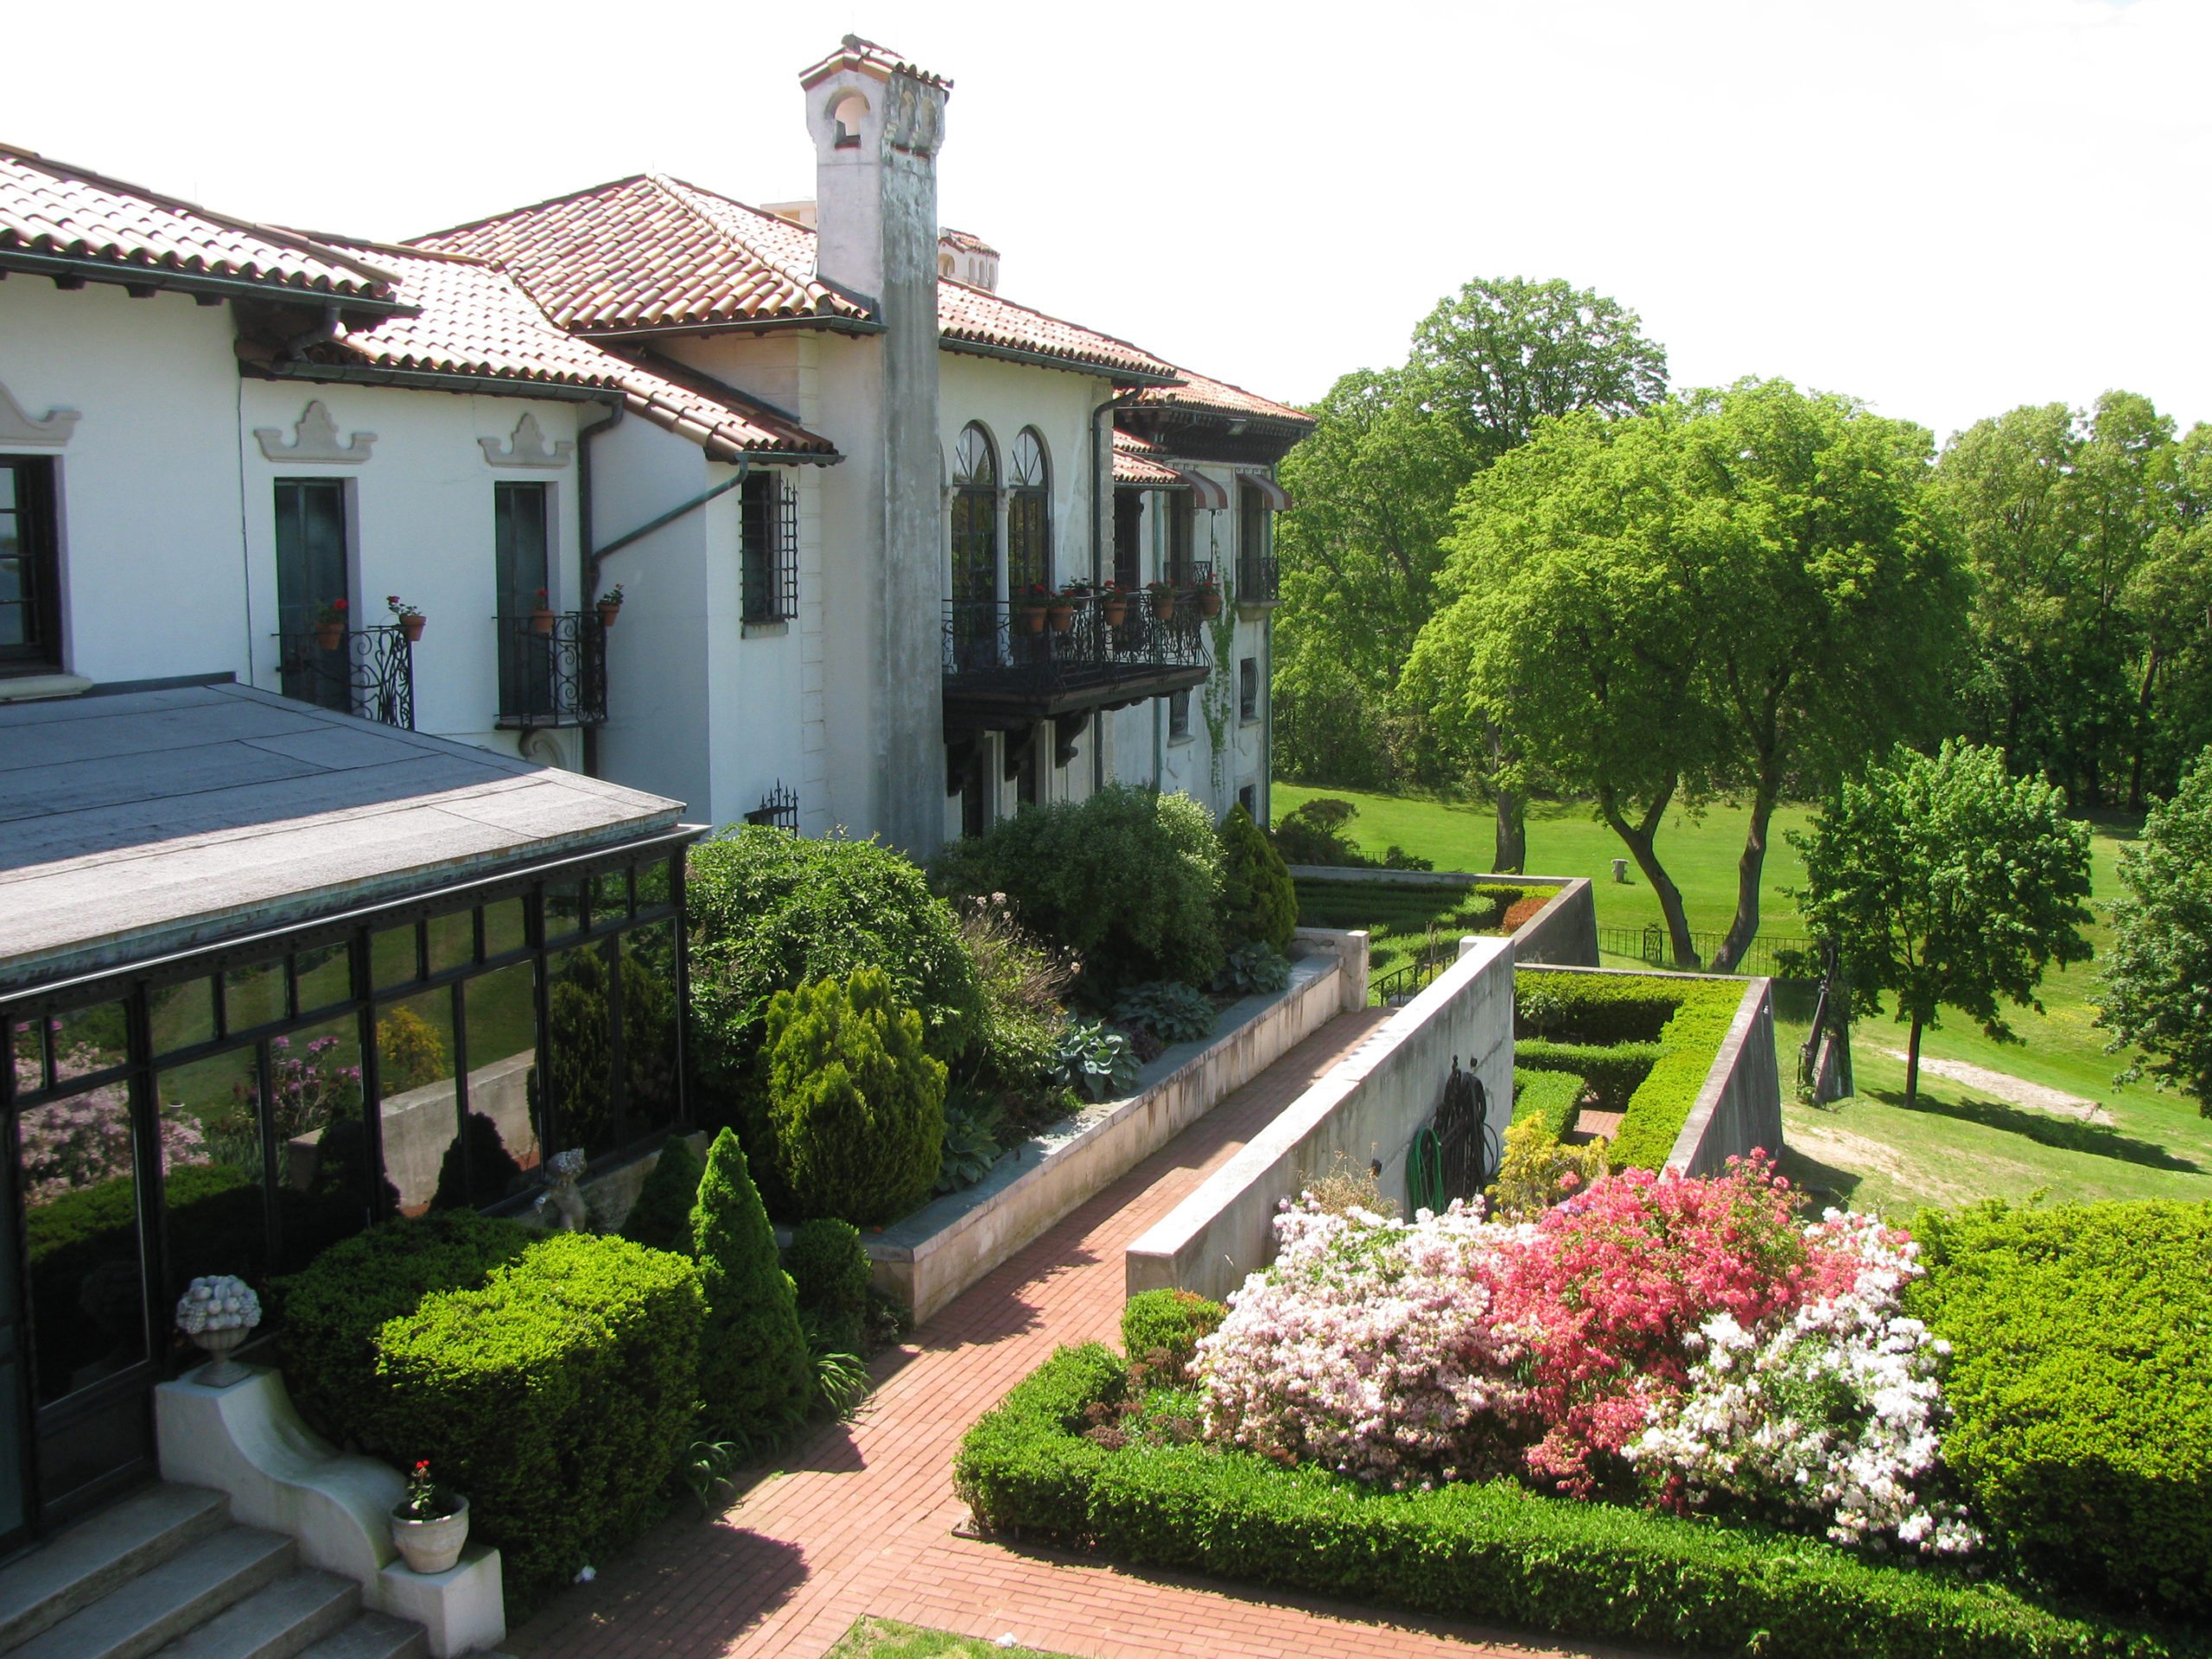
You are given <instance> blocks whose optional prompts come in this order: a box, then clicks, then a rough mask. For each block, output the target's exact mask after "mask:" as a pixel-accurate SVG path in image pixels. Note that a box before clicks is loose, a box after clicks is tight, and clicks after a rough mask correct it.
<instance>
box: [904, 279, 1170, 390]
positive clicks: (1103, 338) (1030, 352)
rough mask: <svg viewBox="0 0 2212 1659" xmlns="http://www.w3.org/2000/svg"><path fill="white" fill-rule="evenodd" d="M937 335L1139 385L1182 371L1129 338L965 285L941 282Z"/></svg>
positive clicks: (984, 349) (988, 351) (955, 344)
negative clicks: (1074, 366)
mask: <svg viewBox="0 0 2212 1659" xmlns="http://www.w3.org/2000/svg"><path fill="white" fill-rule="evenodd" d="M937 325H938V333H939V334H941V335H942V336H943V337H944V339H945V340H947V341H949V342H950V343H951V344H952V349H954V350H956V351H957V350H959V349H960V348H961V347H962V346H968V347H969V348H971V349H977V350H981V351H982V352H983V353H986V354H994V353H1001V352H1016V353H1021V354H1023V355H1024V356H1027V357H1046V358H1062V359H1066V360H1067V361H1069V362H1071V363H1075V364H1081V365H1084V366H1086V367H1090V368H1097V369H1103V370H1106V371H1108V372H1109V373H1110V374H1112V375H1113V376H1114V378H1116V379H1123V380H1134V381H1136V382H1138V383H1140V384H1142V383H1147V382H1152V381H1157V380H1165V379H1168V378H1172V377H1173V376H1175V375H1178V374H1179V373H1181V372H1182V371H1180V370H1179V369H1177V368H1176V367H1175V366H1174V365H1172V364H1170V363H1167V362H1165V361H1163V360H1162V359H1159V358H1156V357H1154V355H1153V354H1152V353H1149V352H1147V351H1143V350H1141V349H1140V348H1139V347H1137V346H1132V345H1130V344H1129V342H1128V340H1116V339H1115V338H1114V337H1113V336H1112V335H1111V334H1097V333H1096V332H1094V331H1093V330H1091V329H1089V328H1085V327H1081V326H1080V325H1079V324H1077V323H1072V322H1063V321H1060V320H1059V319H1058V317H1052V316H1047V315H1046V314H1045V313H1044V312H1042V311H1033V310H1032V309H1030V308H1029V307H1027V306H1026V305H1016V304H1015V303H1014V302H1013V301H1012V300H1009V299H1006V298H1003V297H1001V296H999V295H996V294H994V293H992V292H991V291H990V290H989V289H986V288H971V287H969V285H968V284H967V283H959V282H955V281H953V279H952V278H950V277H938V281H937Z"/></svg>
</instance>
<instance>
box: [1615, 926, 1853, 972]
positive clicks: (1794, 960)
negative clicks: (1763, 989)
mask: <svg viewBox="0 0 2212 1659" xmlns="http://www.w3.org/2000/svg"><path fill="white" fill-rule="evenodd" d="M1727 937H1728V936H1727V935H1726V934H1725V933H1708V932H1704V931H1700V930H1697V929H1692V930H1691V931H1690V948H1691V949H1692V950H1695V951H1696V952H1697V959H1698V961H1699V963H1710V962H1711V961H1712V960H1713V956H1714V954H1715V953H1716V952H1718V951H1719V949H1720V943H1721V941H1722V940H1723V939H1725V938H1727ZM1598 948H1599V950H1601V951H1603V952H1604V953H1605V955H1607V956H1609V957H1635V958H1637V960H1638V961H1640V962H1648V963H1650V964H1651V965H1652V966H1653V967H1655V968H1672V967H1674V966H1675V947H1674V944H1673V943H1672V941H1671V939H1670V938H1669V935H1668V932H1667V930H1666V928H1665V927H1664V926H1663V925H1661V924H1660V923H1657V922H1652V923H1650V924H1649V925H1646V926H1643V927H1640V928H1639V927H1601V928H1599V930H1598ZM1733 971H1735V972H1737V973H1739V974H1745V975H1754V974H1763V975H1766V976H1770V977H1772V978H1775V979H1809V978H1812V977H1813V976H1815V975H1817V974H1818V973H1819V972H1820V971H1821V957H1820V946H1819V944H1818V943H1817V942H1816V941H1815V940H1813V939H1809V938H1793V937H1789V936H1787V935H1770V934H1764V933H1762V934H1759V935H1758V936H1757V937H1755V938H1753V939H1752V940H1751V949H1750V950H1746V951H1745V952H1744V959H1743V960H1742V961H1741V962H1739V963H1737V964H1736V966H1735V969H1734V970H1733Z"/></svg>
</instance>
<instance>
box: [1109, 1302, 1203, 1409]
mask: <svg viewBox="0 0 2212 1659" xmlns="http://www.w3.org/2000/svg"><path fill="white" fill-rule="evenodd" d="M1228 1316H1229V1310H1228V1309H1227V1308H1225V1307H1224V1306H1222V1305H1221V1304H1220V1303H1219V1302H1215V1301H1209V1300H1206V1298H1205V1297H1203V1296H1201V1295H1199V1294H1198V1293H1197V1292H1196V1291H1189V1290H1141V1291H1139V1292H1138V1293H1137V1294H1135V1295H1134V1296H1132V1297H1130V1298H1129V1300H1128V1301H1127V1302H1125V1303H1124V1304H1122V1353H1124V1354H1125V1355H1127V1356H1128V1362H1129V1376H1130V1382H1131V1384H1132V1386H1134V1387H1139V1388H1143V1389H1174V1388H1180V1387H1181V1386H1182V1385H1183V1384H1184V1383H1185V1382H1187V1381H1189V1379H1190V1374H1191V1362H1192V1360H1194V1359H1196V1358H1197V1357H1198V1338H1200V1337H1209V1336H1211V1335H1212V1334H1213V1333H1214V1332H1216V1331H1217V1330H1218V1329H1220V1327H1221V1322H1222V1320H1223V1319H1226V1318H1227V1317H1228Z"/></svg>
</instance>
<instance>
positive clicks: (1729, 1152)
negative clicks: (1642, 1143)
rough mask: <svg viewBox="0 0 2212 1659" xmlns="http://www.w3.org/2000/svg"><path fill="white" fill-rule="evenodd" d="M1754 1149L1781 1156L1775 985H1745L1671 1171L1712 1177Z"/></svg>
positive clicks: (1680, 1138) (1767, 981)
mask: <svg viewBox="0 0 2212 1659" xmlns="http://www.w3.org/2000/svg"><path fill="white" fill-rule="evenodd" d="M1754 1147H1759V1148H1763V1149H1764V1150H1765V1151H1766V1152H1767V1153H1768V1154H1770V1155H1778V1154H1780V1153H1781V1151H1782V1068H1781V1065H1780V1063H1779V1061H1778V1059H1777V1056H1776V1054H1775V1052H1774V982H1773V981H1772V980H1770V979H1754V980H1751V981H1748V982H1745V986H1744V1000H1743V1001H1741V1002H1740V1003H1738V1005H1737V1007H1736V1019H1735V1023H1733V1024H1732V1025H1731V1026H1730V1027H1728V1035H1727V1037H1726V1039H1724V1040H1723V1041H1722V1043H1721V1045H1720V1052H1719V1054H1718V1055H1717V1056H1716V1057H1714V1059H1713V1070H1712V1071H1708V1072H1707V1073H1706V1077H1705V1087H1704V1088H1702V1089H1700V1090H1698V1096H1697V1103H1696V1104H1695V1105H1694V1106H1693V1107H1691V1108H1690V1115H1689V1117H1688V1121H1687V1122H1684V1123H1683V1125H1682V1132H1681V1134H1680V1135H1677V1136H1675V1149H1674V1151H1672V1152H1670V1153H1669V1154H1667V1167H1668V1168H1669V1169H1673V1170H1679V1171H1681V1173H1683V1174H1685V1175H1714V1174H1718V1173H1719V1172H1720V1171H1721V1170H1722V1169H1724V1168H1726V1166H1727V1163H1728V1160H1730V1159H1731V1158H1740V1157H1742V1156H1744V1155H1745V1154H1746V1153H1748V1152H1750V1151H1751V1150H1752V1148H1754Z"/></svg>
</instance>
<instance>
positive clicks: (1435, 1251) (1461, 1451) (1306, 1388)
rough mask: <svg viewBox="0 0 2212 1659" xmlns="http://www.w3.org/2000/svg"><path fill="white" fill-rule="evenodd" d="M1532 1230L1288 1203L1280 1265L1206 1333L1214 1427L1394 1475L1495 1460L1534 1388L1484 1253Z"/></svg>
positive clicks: (1488, 1464)
mask: <svg viewBox="0 0 2212 1659" xmlns="http://www.w3.org/2000/svg"><path fill="white" fill-rule="evenodd" d="M1518 1231H1519V1229H1516V1228H1508V1227H1500V1226H1497V1225H1494V1224H1490V1223H1487V1222H1484V1220H1482V1219H1481V1217H1479V1216H1478V1215H1477V1214H1476V1213H1474V1212H1472V1211H1465V1210H1462V1209H1461V1208H1460V1207H1459V1205H1453V1206H1452V1209H1451V1211H1448V1212H1446V1214H1444V1215H1441V1216H1431V1215H1430V1214H1429V1213H1428V1212H1427V1211H1421V1215H1420V1217H1419V1219H1418V1220H1417V1222H1416V1223H1414V1224H1410V1225H1409V1224H1407V1223H1405V1222H1402V1221H1399V1220H1396V1219H1395V1218H1388V1217H1383V1216H1379V1215H1376V1213H1375V1212H1374V1211H1370V1210H1363V1209H1359V1208H1357V1207H1355V1208H1352V1209H1350V1210H1347V1211H1344V1213H1342V1214H1340V1215H1331V1214H1328V1213H1326V1212H1325V1211H1321V1210H1319V1208H1317V1207H1315V1206H1314V1205H1313V1203H1312V1202H1311V1198H1310V1195H1309V1197H1308V1202H1307V1203H1306V1204H1305V1205H1300V1206H1297V1207H1294V1208H1291V1209H1287V1210H1285V1211H1283V1212H1282V1213H1281V1215H1279V1216H1278V1217H1276V1218H1275V1233H1276V1236H1277V1238H1278V1240H1279V1241H1280V1246H1281V1248H1280V1253H1279V1254H1278V1255H1277V1256H1276V1258H1275V1262H1274V1266H1273V1267H1271V1268H1268V1271H1267V1272H1265V1273H1262V1274H1253V1275H1252V1276H1251V1277H1250V1278H1249V1279H1248V1280H1246V1281H1245V1283H1244V1287H1243V1290H1241V1291H1239V1292H1238V1293H1236V1294H1235V1295H1234V1296H1232V1297H1231V1298H1230V1308H1231V1311H1230V1314H1229V1316H1228V1318H1227V1319H1224V1321H1223V1323H1222V1325H1221V1327H1220V1329H1219V1330H1217V1331H1216V1332H1214V1333H1213V1334H1212V1335H1211V1336H1209V1337H1206V1338H1203V1339H1202V1340H1201V1341H1200V1342H1199V1343H1198V1363H1197V1368H1196V1369H1197V1373H1198V1391H1199V1398H1200V1401H1201V1403H1202V1405H1203V1407H1204V1418H1203V1427H1204V1433H1205V1437H1206V1438H1207V1439H1209V1440H1215V1441H1217V1442H1221V1443H1225V1444H1229V1445H1234V1446H1243V1447H1246V1448H1247V1449H1249V1450H1251V1451H1255V1452H1262V1453H1264V1454H1266V1455H1267V1456H1269V1457H1273V1458H1276V1459H1281V1460H1283V1461H1286V1462H1291V1461H1296V1462H1308V1461H1310V1462H1317V1463H1322V1464H1325V1465H1327V1466H1328V1467H1330V1468H1332V1469H1334V1470H1336V1471H1338V1473H1340V1474H1346V1475H1351V1476H1354V1477H1356V1478H1359V1479H1363V1480H1370V1481H1375V1482H1377V1483H1379V1484H1383V1485H1386V1486H1389V1487H1391V1488H1394V1489H1395V1488H1402V1487H1404V1486H1406V1485H1408V1484H1414V1483H1415V1482H1426V1481H1427V1480H1428V1479H1431V1478H1441V1479H1445V1480H1452V1479H1455V1478H1460V1477H1461V1476H1462V1475H1472V1474H1474V1473H1477V1472H1478V1471H1479V1472H1489V1471H1490V1470H1491V1468H1494V1467H1495V1466H1496V1464H1497V1447H1498V1446H1500V1445H1501V1444H1503V1435H1502V1434H1501V1432H1500V1431H1501V1427H1502V1425H1503V1423H1505V1422H1507V1421H1510V1420H1511V1419H1512V1418H1513V1417H1514V1416H1515V1414H1516V1409H1517V1407H1518V1405H1519V1401H1520V1391H1519V1389H1518V1388H1517V1386H1516V1383H1514V1382H1513V1380H1512V1376H1511V1365H1512V1362H1513V1360H1514V1358H1515V1357H1516V1353H1515V1350H1514V1347H1513V1344H1512V1343H1511V1342H1510V1340H1509V1339H1508V1338H1505V1337H1503V1335H1502V1334H1501V1333H1500V1332H1499V1331H1498V1330H1497V1327H1496V1325H1495V1324H1494V1322H1493V1321H1492V1319H1491V1296H1490V1287H1489V1280H1488V1274H1487V1273H1486V1271H1485V1268H1486V1263H1487V1260H1488V1258H1489V1257H1490V1256H1491V1255H1492V1254H1493V1253H1494V1252H1495V1250H1496V1249H1497V1247H1498V1245H1499V1243H1501V1241H1503V1239H1505V1238H1508V1237H1510V1236H1513V1235H1514V1234H1516V1232H1518Z"/></svg>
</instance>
